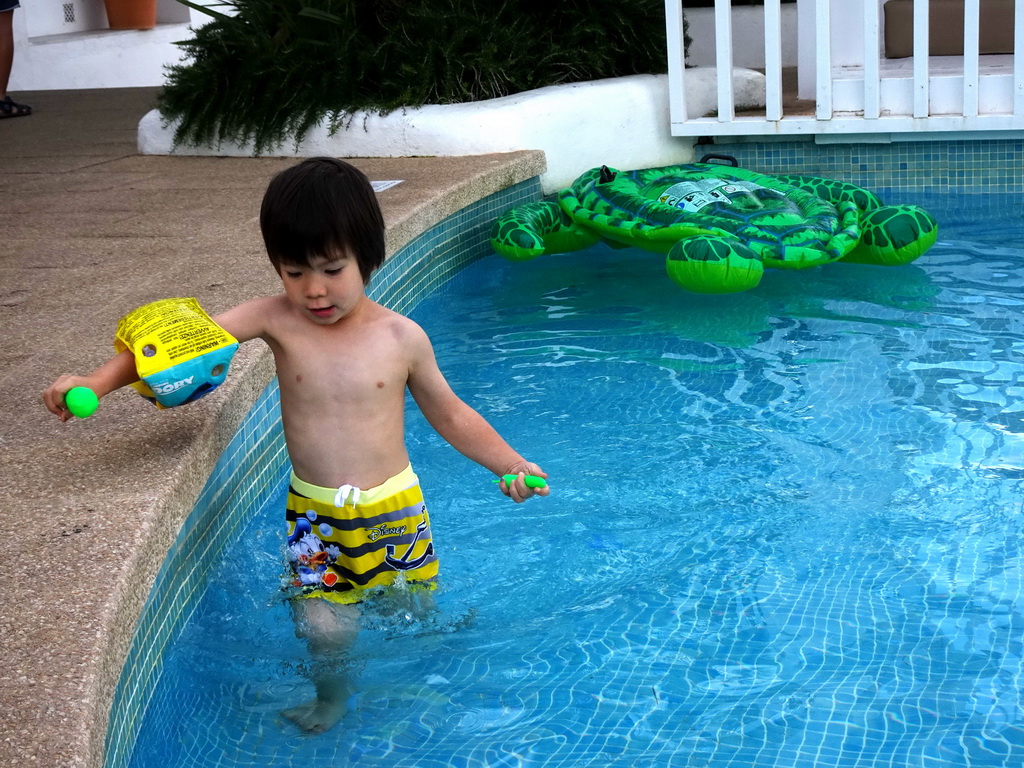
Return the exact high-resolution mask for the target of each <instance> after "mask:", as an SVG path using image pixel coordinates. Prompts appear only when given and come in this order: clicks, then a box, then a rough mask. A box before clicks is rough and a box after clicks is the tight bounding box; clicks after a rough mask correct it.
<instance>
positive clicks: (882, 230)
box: [842, 205, 939, 267]
mask: <svg viewBox="0 0 1024 768" xmlns="http://www.w3.org/2000/svg"><path fill="white" fill-rule="evenodd" d="M861 228H862V234H861V238H860V242H859V243H858V244H857V247H856V248H854V249H853V250H852V251H851V252H850V253H848V254H847V255H846V256H844V257H843V258H842V261H845V262H852V263H854V264H875V265H878V266H884V267H898V266H902V265H903V264H909V263H910V262H912V261H913V260H914V259H916V258H917V257H918V256H920V255H921V254H922V253H924V252H925V251H927V250H928V249H929V248H931V247H932V246H933V245H935V241H936V239H938V236H939V225H938V224H937V223H936V221H935V219H934V218H932V216H931V214H929V213H928V212H927V211H926V210H924V209H923V208H919V207H918V206H916V205H883V206H882V207H881V208H876V209H875V210H873V211H870V212H869V213H867V214H866V215H865V216H864V217H863V218H862V219H861Z"/></svg>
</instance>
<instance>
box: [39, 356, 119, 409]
mask: <svg viewBox="0 0 1024 768" xmlns="http://www.w3.org/2000/svg"><path fill="white" fill-rule="evenodd" d="M138 380H139V374H138V373H137V372H136V370H135V355H134V354H132V352H131V351H130V350H127V349H126V350H125V351H124V352H119V353H118V354H116V355H114V356H113V357H112V358H110V359H109V360H107V362H105V363H104V364H103V365H101V366H100V367H99V368H97V369H96V370H95V371H93V372H92V373H90V374H88V375H87V376H68V375H64V376H61V377H59V378H58V379H57V380H56V381H55V382H53V384H51V385H50V386H48V387H47V388H46V389H45V390H43V403H45V404H46V409H47V410H48V411H50V413H52V414H54V415H55V416H58V417H60V420H61V421H67V420H68V419H70V418H71V412H70V411H69V410H68V409H67V408H66V407H65V406H64V395H66V394H67V392H68V390H70V389H74V388H75V387H88V388H89V389H91V390H92V391H93V392H95V393H96V397H103V396H104V395H106V394H109V393H111V392H113V391H114V390H115V389H120V388H121V387H126V386H128V385H129V384H131V383H133V382H136V381H138Z"/></svg>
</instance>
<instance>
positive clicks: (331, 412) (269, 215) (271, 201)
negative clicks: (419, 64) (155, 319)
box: [43, 157, 548, 732]
mask: <svg viewBox="0 0 1024 768" xmlns="http://www.w3.org/2000/svg"><path fill="white" fill-rule="evenodd" d="M260 229H261V230H262V232H263V240H264V243H265V245H266V249H267V254H268V255H269V256H270V260H271V262H272V263H273V265H274V268H275V269H276V270H277V272H278V275H279V276H280V278H281V281H282V284H283V287H284V293H282V294H280V295H277V296H268V297H263V298H257V299H252V300H250V301H246V302H244V303H242V304H240V305H238V306H237V307H235V308H233V309H229V310H228V311H227V312H224V313H223V314H221V315H218V316H217V317H215V318H214V319H215V320H216V321H217V323H218V324H219V325H220V326H222V327H223V328H224V329H225V330H226V331H227V332H228V333H230V334H231V335H232V336H234V337H235V338H236V339H237V340H238V341H239V343H242V342H245V341H249V340H250V339H256V338H260V339H263V340H264V341H265V342H266V343H267V344H268V345H269V346H270V348H271V350H272V351H273V353H274V360H275V364H276V367H277V378H278V383H279V386H280V392H281V420H282V424H283V427H284V435H285V441H286V444H287V447H288V455H289V457H290V459H291V463H292V478H291V487H290V489H289V495H288V510H287V518H288V523H289V536H288V545H289V547H288V549H289V559H290V560H291V563H292V569H293V576H294V579H293V583H294V585H295V586H296V587H297V588H298V589H300V590H301V592H302V594H301V595H300V596H299V597H297V598H296V599H295V600H293V601H292V604H293V606H294V613H295V617H296V624H297V628H298V632H299V634H300V636H303V637H306V638H307V639H308V640H309V645H310V649H311V651H312V653H313V654H314V656H315V657H316V658H318V659H319V660H320V663H319V664H318V671H316V672H315V673H314V683H315V685H316V690H317V698H316V700H314V701H313V702H311V703H309V704H307V705H305V706H302V707H297V708H295V709H292V710H288V711H286V712H285V715H286V716H287V717H289V718H290V719H292V720H294V721H295V722H296V723H297V724H298V725H299V726H300V727H302V728H304V729H306V730H309V731H314V732H321V731H324V730H327V729H328V728H330V727H331V726H332V725H334V723H335V722H337V720H338V719H339V718H340V717H341V716H342V715H343V714H344V712H345V705H346V701H347V699H348V696H349V693H350V689H349V685H348V683H347V681H346V680H345V678H344V676H342V675H340V674H339V673H338V672H337V671H335V670H331V669H330V667H331V666H332V664H331V661H332V659H333V663H334V665H336V664H337V657H338V655H339V653H340V652H341V651H343V650H344V649H345V648H347V647H348V645H349V644H350V643H351V641H352V639H353V637H354V633H355V631H356V629H357V619H358V613H357V608H356V604H357V603H358V602H359V600H360V599H361V596H362V595H363V594H365V593H364V590H365V589H367V588H368V587H373V586H378V585H384V584H390V583H392V582H393V581H395V579H396V578H397V577H399V575H401V577H402V578H404V580H405V581H412V582H415V581H424V582H425V581H428V580H430V579H431V578H433V576H434V575H436V573H437V556H436V554H435V553H434V546H433V541H432V539H431V531H430V520H429V517H428V516H427V510H426V507H425V506H424V504H423V496H422V493H421V492H420V488H419V481H418V479H417V477H416V475H415V474H414V473H413V472H412V469H411V467H410V464H409V456H408V453H407V452H406V448H405V440H404V419H403V416H404V401H405V390H406V389H408V390H409V392H410V393H411V394H412V396H413V398H414V399H415V401H416V403H417V405H418V406H419V408H420V410H422V412H423V414H424V416H426V418H427V421H429V422H430V424H431V426H433V428H434V429H435V430H437V432H438V433H439V434H440V435H441V436H442V437H443V438H444V439H445V440H447V441H448V442H449V443H450V444H451V445H452V446H453V447H455V448H456V449H457V450H459V451H460V452H462V453H463V454H465V455H466V456H467V457H469V458H470V459H473V460H474V461H476V462H477V463H479V464H481V465H482V466H484V467H486V468H487V469H489V470H491V471H492V472H494V473H495V474H496V475H498V476H499V477H500V476H502V475H507V474H513V475H517V476H518V477H517V479H516V480H515V481H513V482H512V483H510V484H508V483H506V482H505V481H504V480H502V481H501V483H500V485H499V487H500V489H501V491H502V493H504V494H505V495H506V496H509V497H511V498H512V499H513V500H514V501H516V502H521V501H523V500H525V499H526V498H528V497H530V496H532V495H534V494H535V493H536V494H538V495H542V496H544V495H547V493H548V489H547V488H541V489H537V490H534V489H531V488H527V487H526V484H525V481H524V479H523V478H524V476H525V475H526V474H533V475H539V476H541V477H546V475H545V474H544V472H543V471H542V470H541V469H540V467H538V466H537V465H536V464H532V463H530V462H528V461H526V460H525V459H524V458H523V457H522V456H520V455H519V454H518V453H516V452H515V451H514V450H513V449H512V448H511V447H510V446H509V445H508V444H507V443H506V442H505V441H504V440H503V439H502V438H501V437H500V436H499V435H498V433H497V432H496V431H495V430H494V429H493V428H492V427H491V426H490V425H489V424H488V423H487V422H486V421H485V420H484V418H483V417H482V416H480V414H478V413H477V412H476V411H475V410H473V409H472V408H470V407H469V406H468V405H466V404H465V403H464V402H462V400H460V399H459V398H458V397H457V396H456V395H455V393H454V392H453V391H452V390H451V387H450V386H449V385H448V382H447V381H446V380H445V378H444V375H443V374H442V373H441V371H440V370H439V369H438V367H437V362H436V361H435V359H434V352H433V348H432V346H431V344H430V341H429V339H428V338H427V336H426V334H425V333H424V332H423V330H422V329H421V328H420V327H419V326H418V325H417V324H416V323H414V322H413V321H412V320H409V319H408V318H406V317H403V316H401V315H399V314H397V313H395V312H392V311H391V310H389V309H385V308H384V307H382V306H381V305H379V304H377V303H376V302H374V301H371V300H370V299H369V298H368V297H367V296H366V293H365V288H366V285H367V284H368V283H369V280H370V277H371V275H372V274H373V272H374V270H376V269H377V268H378V267H380V265H381V264H382V263H383V261H384V220H383V216H382V215H381V212H380V208H379V206H378V204H377V198H376V195H375V194H374V192H373V189H372V187H371V186H370V183H369V181H368V180H367V178H366V177H365V176H364V175H363V174H362V173H361V172H360V171H358V170H357V169H355V168H354V167H352V166H351V165H349V164H348V163H345V162H343V161H341V160H335V159H333V158H323V157H320V158H311V159H308V160H305V161H303V162H301V163H299V164H298V165H295V166H293V167H291V168H289V169H287V170H285V171H283V172H281V173H280V174H278V175H277V176H275V177H274V178H273V179H272V180H271V182H270V185H269V186H268V187H267V192H266V194H265V196H264V199H263V205H262V208H261V210H260ZM137 379H138V375H137V373H136V370H135V361H134V358H133V356H132V354H131V352H130V351H126V352H122V353H121V354H119V355H117V356H115V357H113V358H111V359H110V360H108V361H107V362H106V363H104V364H103V365H101V366H100V367H99V368H97V369H96V370H95V371H93V372H92V373H90V374H89V375H87V376H84V377H78V376H61V377H60V378H58V379H57V380H56V381H55V382H54V383H53V384H51V385H50V386H49V387H48V388H47V389H46V390H45V392H44V393H43V400H44V402H45V404H46V407H47V408H48V409H49V410H50V411H51V412H52V413H54V414H56V415H57V416H59V417H60V419H61V421H66V420H67V419H68V418H70V414H69V413H68V411H67V410H66V409H65V408H64V395H65V393H66V392H67V391H68V390H69V389H71V388H72V387H76V386H85V387H89V388H91V389H92V390H93V391H95V392H96V394H97V395H98V396H100V397H102V396H103V395H105V394H107V393H108V392H111V391H113V390H115V389H118V388H120V387H123V386H125V385H127V384H130V383H132V382H133V381H136V380H137ZM305 598H312V599H305Z"/></svg>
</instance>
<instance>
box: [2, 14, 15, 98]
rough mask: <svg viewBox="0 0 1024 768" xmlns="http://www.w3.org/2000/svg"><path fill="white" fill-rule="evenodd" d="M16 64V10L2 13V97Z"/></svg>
mask: <svg viewBox="0 0 1024 768" xmlns="http://www.w3.org/2000/svg"><path fill="white" fill-rule="evenodd" d="M12 66H14V11H4V12H3V13H0V99H2V98H4V97H5V96H7V84H8V82H10V79H11V67H12Z"/></svg>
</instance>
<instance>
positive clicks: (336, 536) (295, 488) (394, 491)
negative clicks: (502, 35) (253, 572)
mask: <svg viewBox="0 0 1024 768" xmlns="http://www.w3.org/2000/svg"><path fill="white" fill-rule="evenodd" d="M286 518H287V520H288V560H289V561H290V563H291V567H292V586H293V587H296V588H298V589H299V590H300V593H301V596H302V597H323V598H325V599H327V600H332V601H334V602H338V603H355V602H358V601H359V600H361V599H362V594H361V593H362V591H363V590H366V589H369V588H370V587H377V586H384V585H387V584H392V583H394V581H395V579H396V578H397V577H398V575H399V574H403V575H404V578H405V580H406V581H424V580H427V579H432V578H434V577H435V576H436V575H437V555H436V554H434V542H433V540H432V538H431V532H430V518H429V516H428V515H427V507H426V505H425V504H424V503H423V492H422V491H421V490H420V483H419V478H418V477H416V474H415V473H414V472H413V471H412V467H411V466H409V467H406V468H405V469H404V470H402V471H401V472H399V473H398V474H397V475H395V476H394V477H392V478H391V479H390V480H387V481H385V482H384V483H383V484H381V485H378V486H377V487H376V488H370V489H368V490H360V489H358V488H352V487H351V486H342V487H341V488H323V487H321V486H317V485H310V484H309V483H307V482H304V481H303V480H300V479H299V478H297V477H296V476H295V473H294V472H293V473H292V477H291V486H290V487H289V489H288V509H287V512H286Z"/></svg>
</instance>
